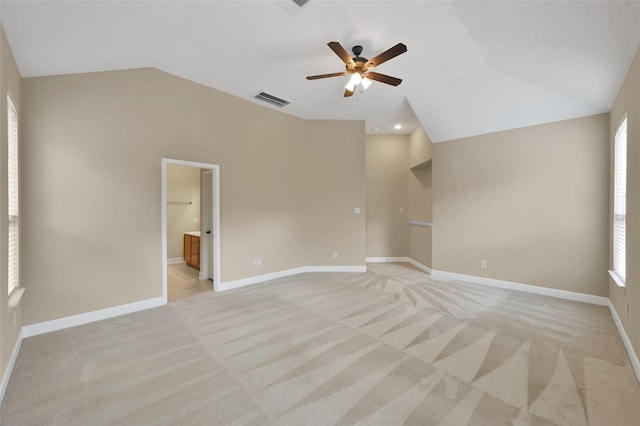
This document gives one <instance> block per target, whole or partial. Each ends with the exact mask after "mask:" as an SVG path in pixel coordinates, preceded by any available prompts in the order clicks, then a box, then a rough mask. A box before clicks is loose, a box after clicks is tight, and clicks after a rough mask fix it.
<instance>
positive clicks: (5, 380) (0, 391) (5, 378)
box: [0, 330, 23, 406]
mask: <svg viewBox="0 0 640 426" xmlns="http://www.w3.org/2000/svg"><path fill="white" fill-rule="evenodd" d="M22 339H23V335H22V330H20V334H18V340H17V341H16V345H15V346H14V347H13V352H11V358H9V363H8V364H7V368H6V369H5V370H4V374H3V375H2V382H1V383H0V406H1V405H2V401H4V395H5V393H6V392H7V386H9V380H11V375H12V374H13V368H14V367H15V366H16V360H17V359H18V354H19V353H20V348H21V347H22Z"/></svg>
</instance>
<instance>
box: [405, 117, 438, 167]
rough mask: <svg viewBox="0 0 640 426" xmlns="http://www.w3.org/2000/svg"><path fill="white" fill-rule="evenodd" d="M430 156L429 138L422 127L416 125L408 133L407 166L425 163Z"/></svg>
mask: <svg viewBox="0 0 640 426" xmlns="http://www.w3.org/2000/svg"><path fill="white" fill-rule="evenodd" d="M432 157H433V153H432V145H431V139H429V135H427V132H426V131H425V130H424V128H422V126H418V128H417V129H415V130H414V131H413V132H411V133H410V134H409V167H411V168H413V167H417V166H421V165H425V163H427V162H429V161H431V158H432Z"/></svg>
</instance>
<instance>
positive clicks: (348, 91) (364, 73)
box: [307, 41, 407, 97]
mask: <svg viewBox="0 0 640 426" xmlns="http://www.w3.org/2000/svg"><path fill="white" fill-rule="evenodd" d="M327 46H329V48H330V49H331V50H333V51H334V53H335V54H336V55H338V56H339V57H340V59H342V61H343V62H344V63H345V65H346V68H347V70H346V71H343V72H334V73H331V74H318V75H310V76H308V77H307V80H317V79H320V78H328V77H339V76H343V75H349V74H351V79H350V80H349V82H348V83H347V85H346V86H345V91H344V96H345V97H348V96H351V95H353V92H354V91H355V88H356V86H357V85H358V84H362V88H363V89H365V90H366V89H367V87H369V86H370V85H371V82H372V81H371V80H375V81H379V82H381V83H386V84H390V85H392V86H397V85H399V84H400V83H402V80H401V79H399V78H395V77H391V76H388V75H384V74H379V73H377V72H373V71H371V70H372V69H373V68H374V67H377V66H378V65H380V64H382V63H384V62H387V61H388V60H389V59H393V58H395V57H396V56H398V55H401V54H403V53H404V52H406V51H407V46H405V45H404V44H402V43H398V44H396V45H395V46H393V47H392V48H390V49H387V50H385V51H384V52H382V53H381V54H379V55H378V56H376V57H375V58H373V59H367V58H364V57H361V56H360V54H361V53H362V46H353V49H351V50H352V52H353V54H354V55H356V56H355V57H354V58H352V57H351V56H349V54H348V53H347V51H346V50H344V47H342V45H341V44H340V43H338V42H337V41H330V42H329V43H327Z"/></svg>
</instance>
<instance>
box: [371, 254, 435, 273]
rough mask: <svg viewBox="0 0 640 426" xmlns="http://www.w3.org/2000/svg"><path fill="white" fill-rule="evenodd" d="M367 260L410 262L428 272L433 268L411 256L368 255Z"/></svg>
mask: <svg viewBox="0 0 640 426" xmlns="http://www.w3.org/2000/svg"><path fill="white" fill-rule="evenodd" d="M365 261H366V262H367V263H410V264H412V265H413V266H415V267H416V268H418V269H421V270H423V271H424V272H426V273H427V274H430V273H431V268H429V267H428V266H427V265H423V264H422V263H420V262H418V261H417V260H415V259H412V258H411V257H367V258H366V259H365Z"/></svg>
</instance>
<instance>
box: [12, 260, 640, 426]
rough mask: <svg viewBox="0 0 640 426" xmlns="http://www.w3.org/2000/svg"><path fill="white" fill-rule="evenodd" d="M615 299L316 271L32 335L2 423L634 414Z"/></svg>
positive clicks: (398, 274) (328, 421) (455, 421)
mask: <svg viewBox="0 0 640 426" xmlns="http://www.w3.org/2000/svg"><path fill="white" fill-rule="evenodd" d="M639 402H640V386H639V384H638V382H637V381H636V379H635V376H634V374H633V371H632V369H631V367H630V363H629V359H628V357H627V354H626V352H625V350H624V348H623V346H622V344H621V342H620V338H619V337H618V334H617V331H616V329H615V326H614V324H613V321H612V319H611V317H610V314H609V312H608V310H607V308H605V307H600V306H593V305H587V304H581V303H576V302H570V301H564V300H557V299H552V298H548V297H544V296H537V295H531V294H525V293H518V292H513V291H508V290H501V289H493V288H488V287H478V286H474V285H470V284H465V283H457V282H456V283H442V282H435V281H432V280H430V278H429V276H428V275H426V274H424V273H422V272H420V271H417V270H415V269H414V268H412V267H409V266H407V265H400V264H372V265H369V271H368V272H366V273H358V274H347V273H332V274H325V273H322V274H321V273H310V274H303V275H298V276H294V277H289V278H284V279H280V280H276V281H272V282H270V283H268V284H267V285H262V286H252V287H249V288H245V289H240V290H236V291H232V292H226V293H221V294H215V293H205V294H200V295H196V296H192V297H189V298H186V299H182V300H179V301H177V302H174V303H172V304H170V305H168V306H166V307H162V308H158V309H152V310H148V311H144V312H139V313H135V314H131V315H127V316H123V317H119V318H114V319H110V320H106V321H101V322H96V323H93V324H88V325H85V326H81V327H75V328H72V329H67V330H64V331H60V332H55V333H50V334H47V335H42V336H36V337H33V338H29V339H26V340H25V341H24V342H23V346H22V351H21V353H20V356H19V358H18V362H17V364H16V368H15V371H14V374H13V377H12V379H11V382H10V384H9V388H8V392H7V395H6V398H5V401H4V405H3V410H2V423H3V424H5V425H44V424H78V425H102V424H118V425H147V424H149V425H151V424H153V425H155V424H166V425H174V424H181V425H193V424H209V425H211V424H216V425H218V424H219V425H222V424H237V425H261V424H276V425H332V424H344V425H346V424H362V425H365V424H368V425H396V424H410V425H467V424H468V425H492V426H493V425H587V424H588V425H635V426H637V425H638V424H639V422H640V403H639Z"/></svg>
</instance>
